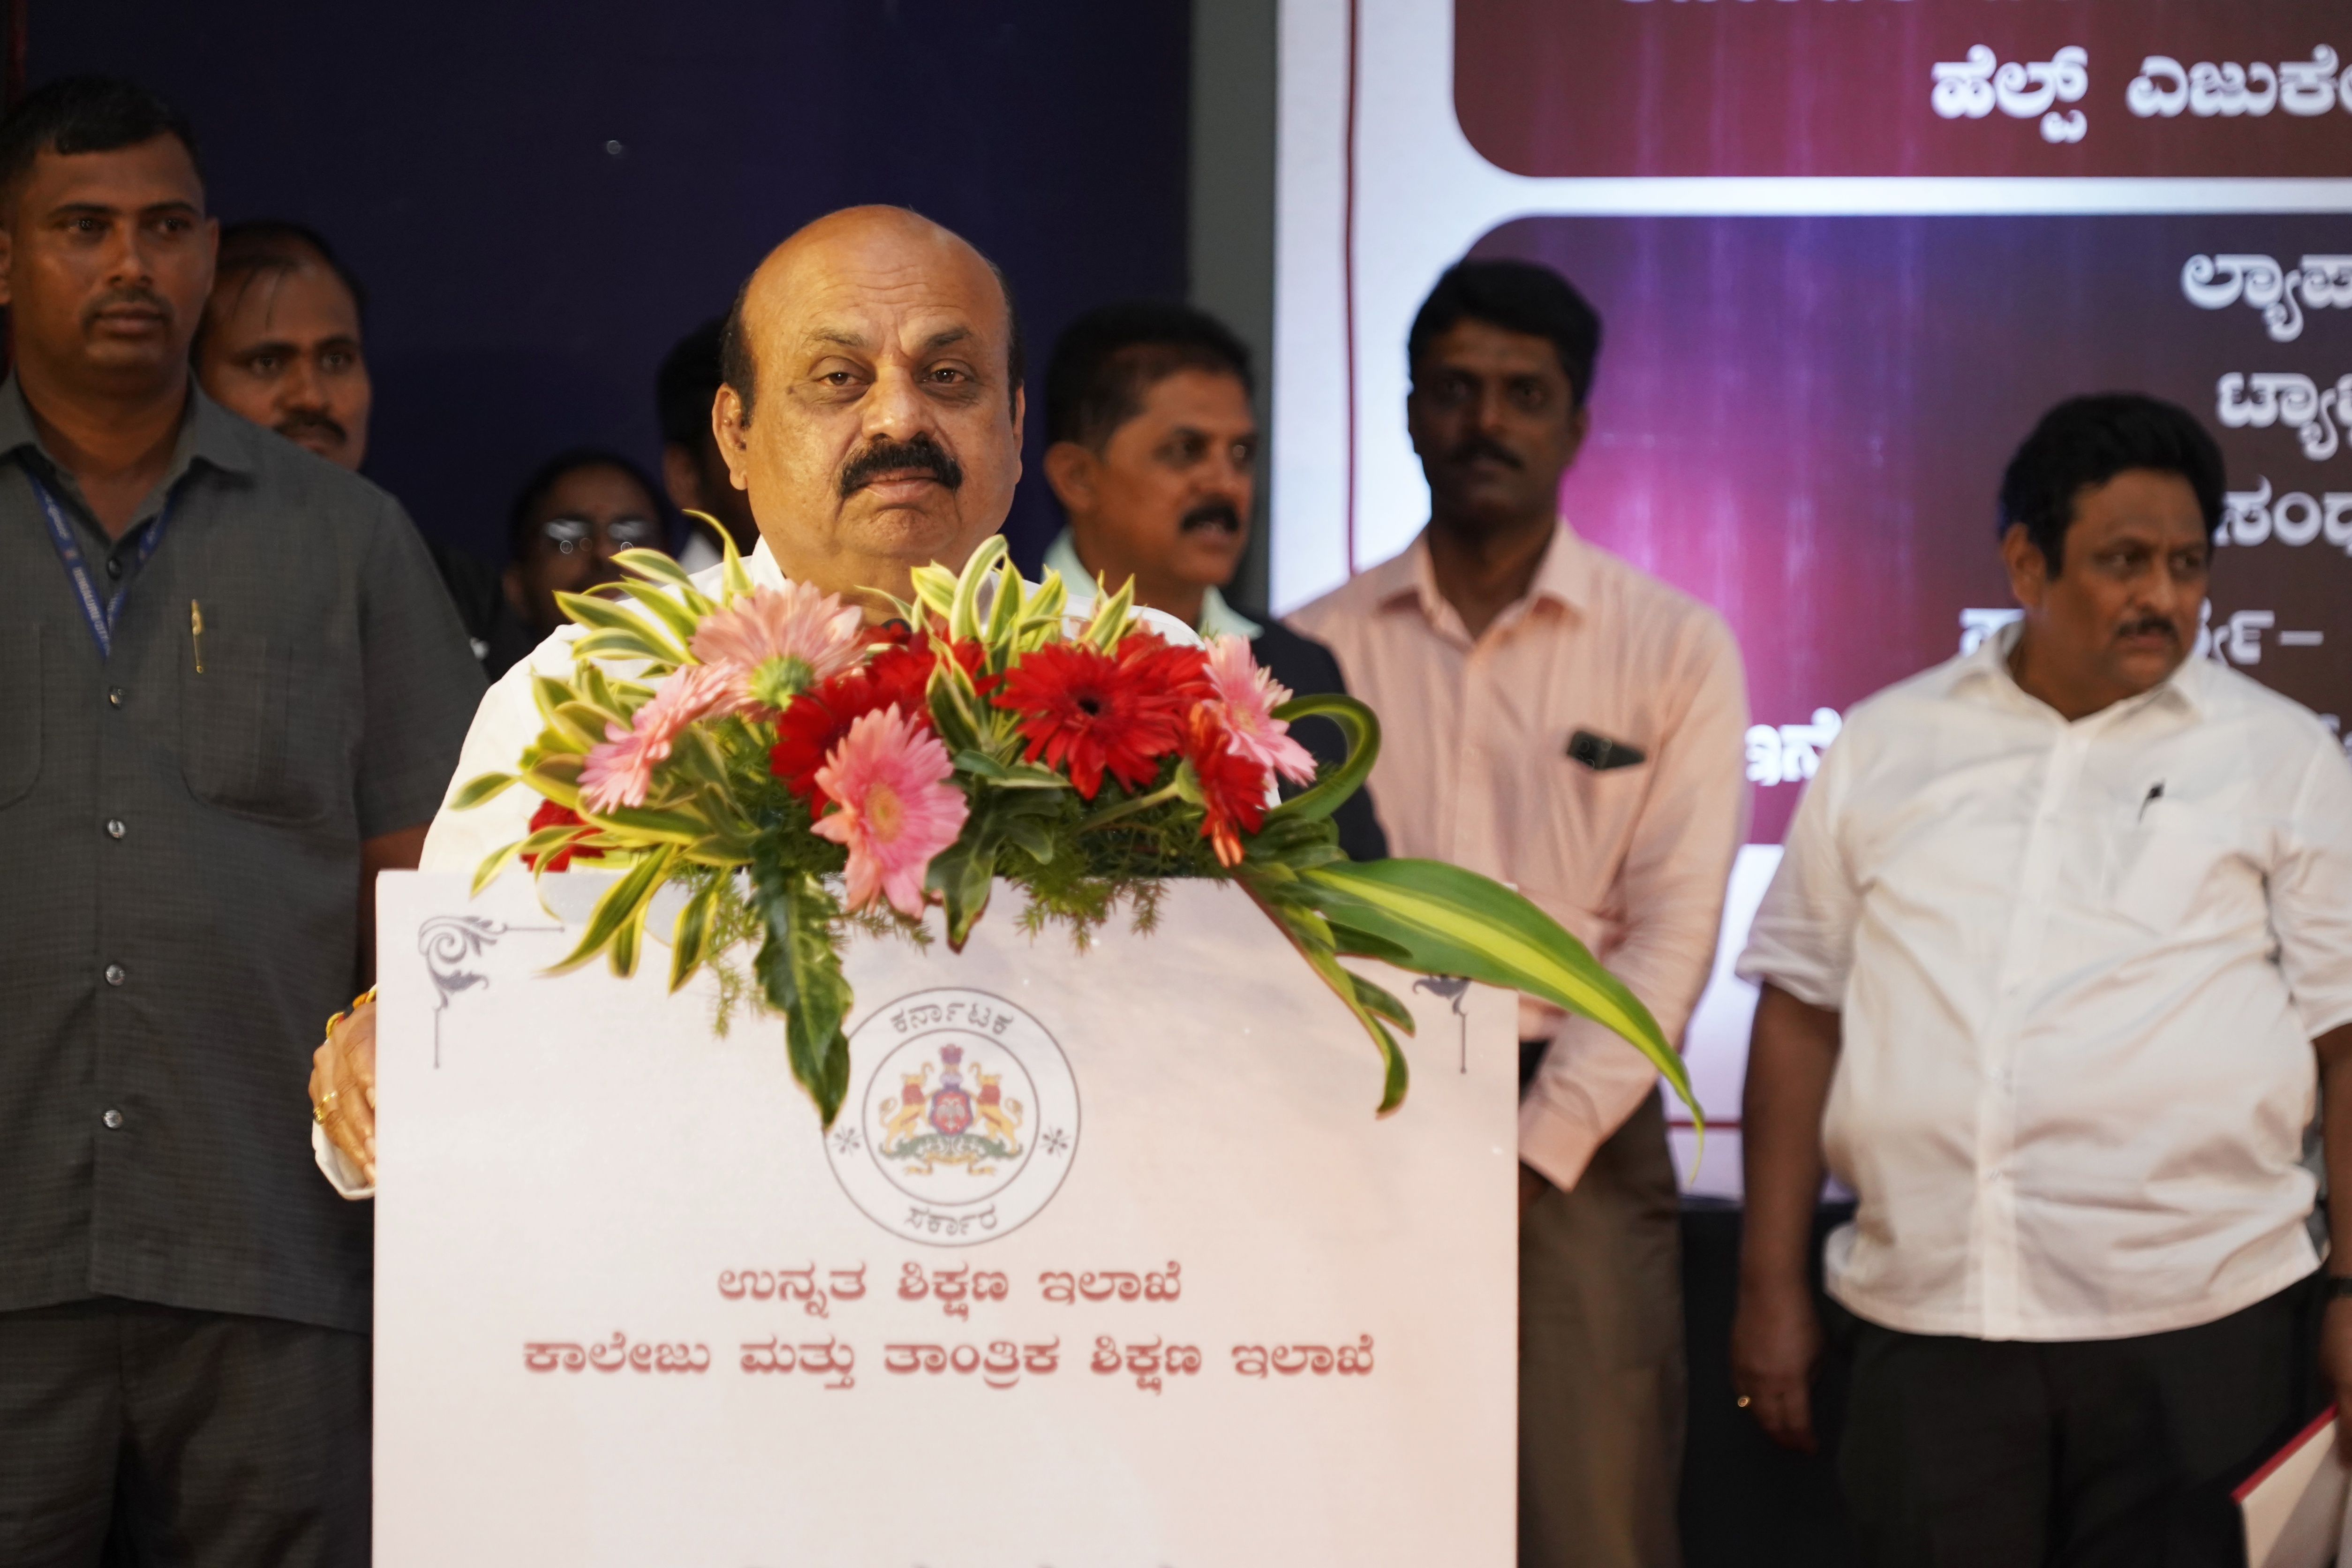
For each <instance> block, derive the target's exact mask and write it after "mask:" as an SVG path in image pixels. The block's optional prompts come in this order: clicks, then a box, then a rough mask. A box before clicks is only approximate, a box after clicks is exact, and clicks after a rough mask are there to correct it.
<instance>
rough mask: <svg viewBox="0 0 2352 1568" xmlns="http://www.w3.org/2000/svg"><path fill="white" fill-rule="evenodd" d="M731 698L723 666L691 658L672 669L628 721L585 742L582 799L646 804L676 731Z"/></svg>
mask: <svg viewBox="0 0 2352 1568" xmlns="http://www.w3.org/2000/svg"><path fill="white" fill-rule="evenodd" d="M733 700H735V681H734V678H733V676H732V674H731V673H730V671H729V670H728V669H727V668H725V667H723V666H716V665H708V664H689V665H687V666H685V667H683V668H679V669H677V670H676V671H674V672H673V673H672V674H670V675H669V676H668V677H667V678H666V679H664V680H663V681H662V683H661V684H660V685H658V686H656V687H655V688H654V694H653V695H652V696H651V697H649V698H647V699H646V703H645V706H644V707H642V708H640V709H638V710H636V712H635V714H634V715H633V716H632V718H631V720H630V722H629V723H628V724H627V725H626V726H623V725H620V724H607V725H605V726H604V742H603V743H602V744H600V745H596V746H592V747H590V748H589V751H588V755H587V758H586V760H585V761H584V762H583V763H582V764H581V768H580V800H581V804H582V805H585V806H586V807H587V808H588V809H589V810H590V811H610V810H612V809H613V808H614V807H615V806H622V805H645V803H646V789H647V788H649V787H650V786H651V785H652V784H653V777H654V769H655V768H656V767H658V766H659V765H660V764H662V763H666V762H667V761H669V749H670V746H671V744H672V743H673V742H676V741H677V732H678V731H680V730H683V729H685V728H686V727H687V726H688V724H691V723H693V722H694V721H696V720H697V719H699V718H701V717H702V716H703V715H704V714H706V713H708V712H709V711H710V710H712V709H714V708H723V707H725V706H727V705H728V704H729V703H730V702H732V701H733Z"/></svg>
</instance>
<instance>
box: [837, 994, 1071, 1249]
mask: <svg viewBox="0 0 2352 1568" xmlns="http://www.w3.org/2000/svg"><path fill="white" fill-rule="evenodd" d="M849 1082H850V1094H849V1100H848V1101H847V1102H846V1103H845V1104H844V1105H843V1107H842V1110H841V1117H840V1120H839V1121H836V1122H835V1124H834V1129H833V1131H832V1132H831V1133H829V1134H828V1135H827V1136H826V1138H825V1155H826V1158H828V1159H829V1160H830V1161H831V1162H832V1163H833V1172H834V1174H835V1176H836V1177H837V1178H839V1180H840V1182H841V1184H842V1187H843V1189H844V1190H845V1192H847V1193H848V1194H849V1196H850V1199H851V1201H852V1202H854V1203H856V1205H857V1206H858V1207H859V1208H860V1209H862V1210H864V1211H865V1213H866V1216H867V1217H868V1218H870V1219H872V1220H873V1221H874V1222H875V1223H876V1224H877V1225H880V1226H883V1227H884V1228H885V1229H887V1230H889V1231H890V1232H891V1233H892V1234H894V1235H897V1236H899V1237H905V1238H906V1239H908V1240H909V1241H921V1242H928V1243H929V1244H931V1245H933V1246H936V1247H970V1246H971V1245H973V1244H974V1243H977V1242H982V1241H988V1240H992V1239H993V1238H994V1237H1000V1236H1003V1235H1005V1234H1006V1233H1007V1232H1009V1231H1012V1230H1013V1229H1015V1228H1017V1227H1018V1226H1021V1225H1023V1224H1024V1222H1026V1221H1027V1220H1029V1219H1030V1218H1032V1217H1033V1216H1034V1215H1035V1214H1036V1213H1037V1211H1038V1210H1040V1209H1042V1208H1044V1207H1045V1205H1046V1204H1047V1203H1048V1202H1050V1201H1051V1200H1052V1199H1053V1196H1054V1194H1055V1192H1057V1191H1059V1190H1060V1188H1061V1185H1062V1178H1063V1176H1064V1175H1065V1174H1066V1173H1068V1171H1069V1168H1070V1162H1071V1161H1072V1159H1074V1158H1075V1157H1076V1152H1077V1144H1078V1086H1077V1080H1076V1079H1075V1078H1074V1077H1073V1076H1072V1075H1071V1072H1070V1064H1069V1061H1068V1059H1067V1058H1065V1057H1064V1056H1063V1055H1062V1048H1061V1047H1060V1046H1058V1045H1056V1044H1055V1041H1054V1037H1052V1036H1051V1035H1049V1034H1047V1033H1046V1032H1045V1026H1043V1025H1042V1024H1040V1023H1038V1022H1037V1020H1036V1019H1034V1018H1033V1017H1031V1016H1029V1015H1028V1014H1027V1013H1026V1012H1024V1011H1023V1010H1022V1009H1021V1008H1019V1007H1016V1006H1014V1005H1013V1004H1012V1003H1010V1002H1007V1001H1005V1000H1004V999H1003V998H1002V997H1000V996H995V995H992V994H989V993H987V992H985V991H971V990H965V989H962V988H960V987H958V988H946V989H940V990H935V991H920V992H917V993H915V994H913V995H910V996H902V997H899V998H898V1000H896V1001H894V1002H890V1003H887V1004H886V1005H883V1006H882V1007H880V1008H878V1009H877V1010H876V1011H875V1013H874V1014H873V1015H872V1016H869V1017H867V1018H866V1021H865V1022H864V1023H862V1024H860V1025H859V1026H857V1027H856V1030H854V1031H853V1032H852V1033H851V1035H850V1037H849Z"/></svg>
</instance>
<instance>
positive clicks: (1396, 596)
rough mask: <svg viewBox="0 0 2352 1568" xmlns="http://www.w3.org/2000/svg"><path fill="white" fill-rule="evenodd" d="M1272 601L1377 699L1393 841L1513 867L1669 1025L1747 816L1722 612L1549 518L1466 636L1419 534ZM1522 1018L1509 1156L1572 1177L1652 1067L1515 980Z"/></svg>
mask: <svg viewBox="0 0 2352 1568" xmlns="http://www.w3.org/2000/svg"><path fill="white" fill-rule="evenodd" d="M1291 620H1292V622H1293V624H1295V625H1296V626H1297V627H1298V628H1299V629H1300V630H1301V631H1303V632H1306V633H1307V635H1309V636H1310V637H1316V638H1318V639H1320V640H1321V641H1323V642H1325V643H1327V644H1328V645H1329V646H1330V648H1331V650H1332V652H1334V653H1335V654H1337V655H1338V656H1339V666H1340V668H1341V669H1342V670H1343V671H1344V672H1345V673H1346V675H1347V678H1348V689H1349V690H1350V691H1352V692H1354V693H1355V694H1356V695H1357V696H1358V697H1360V698H1362V699H1363V700H1364V701H1365V702H1367V703H1369V704H1370V706H1371V708H1372V709H1373V710H1374V711H1375V712H1377V713H1378V714H1379V715H1380V718H1381V756H1380V761H1379V763H1377V764H1376V765H1375V766H1374V768H1373V771H1372V779H1371V789H1372V801H1373V805H1375V806H1376V807H1377V808H1378V810H1379V813H1380V819H1381V827H1382V828H1384V829H1385V830H1386V832H1387V834H1388V840H1389V847H1390V850H1391V852H1392V853H1394V854H1398V855H1408V856H1415V857H1424V858H1433V859H1439V860H1447V861H1451V862H1453V863H1454V864H1455V865H1458V866H1465V867H1467V868H1470V869H1471V870H1474V871H1478V872H1481V873H1483V874H1485V875H1486V876H1489V877H1493V878H1496V879H1498V880H1501V881H1505V882H1508V883H1510V884H1512V885H1513V886H1515V887H1517V889H1518V890H1519V891H1520V892H1521V893H1524V894H1525V895H1527V897H1528V899H1529V900H1532V901H1533V902H1534V903H1535V904H1536V905H1537V906H1538V907H1539V908H1540V909H1542V910H1544V912H1545V913H1547V914H1549V915H1550V916H1551V917H1552V918H1553V919H1555V920H1557V921H1559V922H1560V924H1561V925H1563V926H1565V927H1567V928H1568V930H1569V931H1571V932H1573V933H1574V934H1575V935H1576V936H1577V937H1578V938H1579V939H1580V940H1581V941H1582V942H1584V944H1585V945H1586V946H1588V947H1590V948H1591V950H1592V951H1593V952H1594V953H1595V954H1597V955H1598V956H1599V957H1600V958H1601V961H1602V962H1603V963H1606V964H1607V965H1608V966H1609V968H1610V969H1611V970H1612V972H1613V973H1615V974H1616V975H1617V976H1618V978H1620V979H1621V980H1622V981H1624V982H1625V984H1627V985H1628V986H1630V987H1632V989H1633V994H1635V995H1637V996H1639V997H1640V998H1641V999H1642V1000H1643V1003H1645V1004H1646V1005H1648V1007H1649V1009H1650V1011H1651V1013H1652V1014H1653V1015H1654V1016H1656V1018H1657V1020H1658V1025H1659V1026H1660V1027H1661V1028H1662V1029H1664V1031H1665V1034H1666V1037H1667V1038H1668V1039H1671V1040H1678V1039H1679V1038H1680V1037H1681V1035H1682V1031H1683V1026H1685V1024H1686V1023H1687V1022H1688V1021H1689V1018H1690V1014H1691V1009H1692V1008H1693V1007H1695V1006H1696V1005H1697V1003H1698V995H1699V992H1700V991H1701V990H1702V989H1703V988H1704V987H1705V985H1706V978H1707V973H1708V971H1709V969H1710V968H1711V967H1712V965H1713V963H1714V958H1715V940H1716V932H1717V927H1718V926H1719V924H1720V923H1721V921H1722V915H1723V894H1724V884H1725V882H1726V880H1727V879H1728V877H1729V876H1730V872H1731V860H1732V856H1733V855H1734V854H1735V853H1736V852H1737V850H1738V845H1739V841H1740V839H1741V838H1742V837H1744V835H1745V833H1746V826H1747V809H1748V784H1747V778H1746V772H1745V764H1744V763H1743V760H1742V757H1743V752H1742V746H1743V744H1744V741H1743V737H1744V736H1745V734H1746V731H1747V729H1748V696H1747V685H1746V682H1745V680H1744V679H1743V678H1742V675H1741V671H1740V666H1739V650H1738V647H1737V646H1736V645H1735V644H1734V643H1733V641H1732V637H1731V632H1730V629H1729V628H1728V627H1727V626H1725V625H1724V623H1723V619H1722V617H1721V616H1717V614H1716V613H1715V612H1714V611H1713V610H1710V609H1708V608H1707V607H1706V605H1702V604H1700V603H1699V602H1698V601H1696V599H1693V598H1691V597H1689V596H1688V595H1685V594H1682V593H1679V592H1677V591H1676V590H1675V589H1673V588H1670V587H1668V586H1667V585H1666V584H1663V583H1661V582H1659V581H1657V580H1656V579H1655V578H1654V577H1651V576H1648V575H1646V574H1643V573H1642V572H1639V571H1636V570H1635V569H1634V568H1633V567H1632V566H1631V565H1628V564H1627V563H1625V562H1623V561H1621V560H1619V559H1618V558H1617V557H1616V556H1614V555H1612V554H1610V553H1609V552H1607V551H1605V550H1601V549H1600V548H1598V547H1596V546H1594V545H1591V544H1589V543H1587V542H1584V541H1583V540H1581V539H1580V538H1578V537H1577V535H1576V533H1575V531H1573V530H1572V529H1570V528H1569V527H1568V526H1567V524H1565V523H1563V524H1561V526H1560V531H1559V534H1558V536H1557V537H1556V538H1555V539H1554V540H1553V541H1552V543H1551V546H1550V548H1549V549H1548V550H1547V551H1546V552H1544V559H1543V563H1542V564H1541V565H1540V567H1538V571H1537V574H1536V578H1535V582H1534V584H1533V585H1532V586H1531V587H1530V588H1529V590H1528V595H1527V596H1526V597H1525V598H1523V599H1521V600H1520V601H1519V602H1518V603H1517V604H1515V605H1511V606H1510V607H1509V608H1507V609H1506V610H1505V611H1504V612H1503V613H1502V615H1500V616H1497V617H1496V620H1495V623H1494V625H1492V626H1489V627H1487V628H1486V633H1485V635H1484V636H1482V637H1478V638H1476V639H1475V641H1474V640H1473V639H1472V638H1471V637H1470V635H1469V632H1468V631H1467V629H1466V628H1465V626H1463V623H1462V617H1461V616H1459V615H1458V614H1457V613H1456V612H1455V611H1454V606H1453V605H1450V604H1448V603H1446V601H1445V599H1444V596H1443V595H1440V594H1439V593H1438V591H1437V582H1436V578H1435V576H1434V575H1433V573H1432V570H1431V567H1430V560H1429V547H1428V544H1427V542H1426V541H1416V542H1414V543H1413V545H1412V548H1410V549H1408V550H1407V551H1405V552H1404V553H1402V555H1398V556H1396V557H1394V558H1393V559H1391V560H1389V561H1386V562H1383V563H1381V564H1380V565H1378V566H1375V567H1373V568H1372V569H1371V570H1370V571H1369V572H1365V573H1363V574H1360V575H1359V576H1358V577H1356V578H1355V579H1354V580H1353V581H1351V582H1349V584H1346V585H1345V586H1343V587H1341V588H1339V589H1338V590H1337V591H1335V592H1333V593H1331V594H1329V595H1326V596H1325V597H1323V598H1321V599H1318V600H1317V601H1316V602H1315V603H1314V604H1312V605H1308V606H1307V608H1305V609H1303V610H1301V611H1299V612H1298V613H1297V615H1295V616H1292V617H1291ZM1579 731H1590V732H1591V733H1592V734H1593V735H1595V736H1597V737H1599V738H1601V739H1602V740H1607V741H1612V742H1617V743H1618V746H1619V747H1621V748H1631V749H1632V750H1633V751H1636V752H1640V753H1641V754H1642V758H1641V760H1640V761H1639V762H1633V763H1628V764H1627V765H1622V766H1614V767H1607V768H1601V769H1595V768H1593V767H1591V766H1588V765H1587V764H1586V763H1583V762H1580V761H1577V760H1575V759H1573V758H1571V757H1570V755H1569V746H1570V741H1571V740H1572V739H1573V738H1574V736H1575V735H1576V734H1577V733H1578V732H1579ZM1618 754H1622V752H1620V753H1618ZM1603 760H1612V759H1610V758H1604V759H1603ZM1520 1032H1521V1035H1522V1036H1523V1037H1526V1038H1528V1039H1538V1038H1549V1039H1550V1040H1551V1041H1552V1045H1551V1048H1550V1049H1549V1051H1548V1052H1547V1053H1546V1054H1545V1057H1544V1064H1543V1068H1542V1070H1541V1072H1540V1073H1539V1074H1538V1076H1537V1079H1536V1081H1535V1083H1534V1085H1533V1086H1532V1087H1531V1088H1530V1089H1529V1090H1528V1096H1527V1098H1526V1099H1525V1100H1523V1101H1522V1103H1521V1105H1520V1108H1519V1157H1520V1158H1521V1159H1522V1160H1524V1161H1526V1162H1527V1163H1528V1164H1529V1165H1531V1166H1533V1167H1534V1168H1535V1169H1536V1170H1538V1171H1539V1172H1541V1173H1543V1175H1544V1176H1545V1177H1546V1178H1548V1179H1549V1180H1550V1181H1551V1182H1552V1183H1553V1184H1556V1185H1559V1186H1572V1185H1573V1184H1575V1182H1576V1180H1577V1178H1578V1177H1579V1176H1580V1175H1581V1174H1582V1173H1583V1171H1584V1167H1585V1164H1586V1163H1587V1162H1589V1161H1590V1160H1591V1157H1592V1152H1593V1151H1594V1150H1595V1149H1597V1148H1599V1147H1600V1145H1601V1142H1603V1141H1604V1140H1606V1139H1607V1138H1608V1137H1609V1135H1610V1134H1611V1133H1612V1132H1614V1131H1616V1130H1617V1129H1618V1127H1620V1126H1621V1125H1622V1124H1623V1122H1624V1121H1625V1119H1626V1118H1627V1117H1628V1116H1631V1115H1632V1114H1633V1111H1634V1110H1635V1109H1636V1108H1637V1107H1639V1106H1640V1104H1641V1103H1642V1100H1643V1097H1645V1096H1646V1095H1648V1094H1649V1093H1650V1091H1651V1089H1653V1088H1654V1086H1655V1084H1656V1082H1657V1069H1656V1068H1653V1067H1651V1066H1650V1064H1649V1062H1648V1061H1647V1060H1646V1059H1644V1058H1643V1056H1642V1054H1641V1053H1640V1052H1639V1051H1636V1050H1635V1049H1634V1048H1633V1047H1632V1046H1629V1045H1627V1044H1626V1043H1625V1042H1624V1041H1622V1040H1621V1039H1619V1038H1618V1037H1616V1036H1615V1035H1613V1034H1611V1033H1610V1032H1609V1031H1608V1030H1606V1029H1604V1028H1602V1027H1601V1026H1599V1025H1597V1024H1594V1023H1592V1022H1591V1021H1590V1020H1588V1019H1583V1018H1573V1017H1565V1016H1562V1015H1561V1014H1559V1012H1558V1011H1557V1010H1555V1009H1553V1008H1551V1007H1549V1005H1545V1004H1541V1003H1538V1002H1534V1001H1532V1000H1523V1001H1522V1003H1521V1005H1520Z"/></svg>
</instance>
